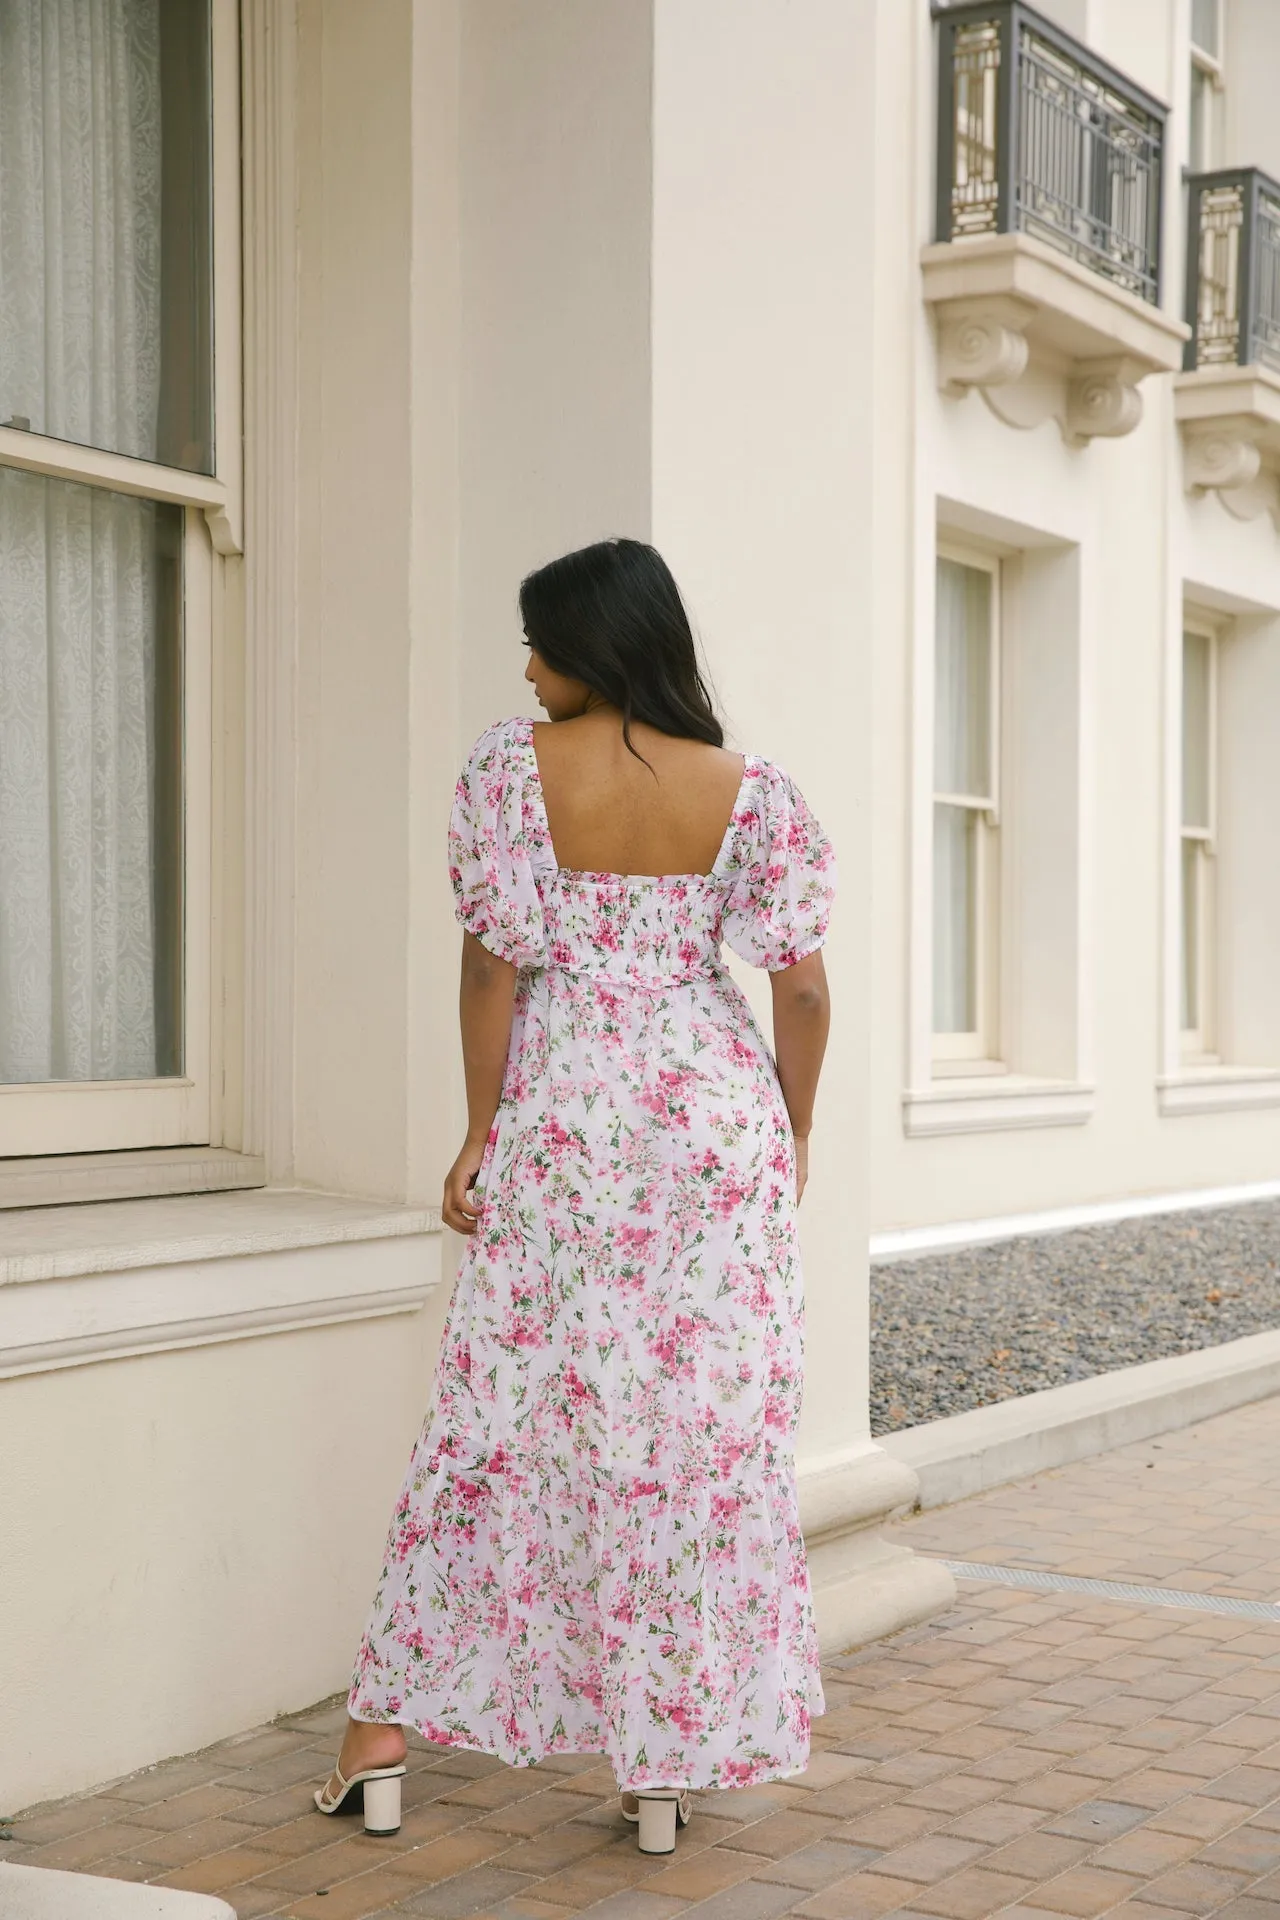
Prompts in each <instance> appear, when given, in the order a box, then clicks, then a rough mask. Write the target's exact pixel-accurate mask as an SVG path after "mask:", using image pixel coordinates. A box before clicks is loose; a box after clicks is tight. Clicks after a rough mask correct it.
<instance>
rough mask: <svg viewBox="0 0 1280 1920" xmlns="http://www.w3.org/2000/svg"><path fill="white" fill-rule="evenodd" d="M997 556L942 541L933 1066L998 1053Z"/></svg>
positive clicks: (950, 1066) (961, 1066)
mask: <svg viewBox="0 0 1280 1920" xmlns="http://www.w3.org/2000/svg"><path fill="white" fill-rule="evenodd" d="M999 588H1000V572H999V562H998V561H997V560H995V559H992V558H989V557H987V556H985V555H981V554H977V553H966V552H963V551H962V550H959V549H954V550H950V551H940V553H939V556H938V569H937V621H936V630H935V645H934V750H933V1030H934V1058H935V1070H937V1069H941V1071H943V1072H947V1071H952V1072H955V1071H964V1070H966V1068H972V1067H974V1066H975V1065H977V1064H978V1063H981V1062H986V1061H994V1060H995V1059H996V1057H997V1054H998V1035H997V1032H996V1004H997V993H998V980H997V973H998V949H999V887H1000V871H999V867H1000V855H999V829H998V811H997V808H998V792H997V790H998V768H999V758H1000V729H999V706H1000V644H999V602H1000V592H999Z"/></svg>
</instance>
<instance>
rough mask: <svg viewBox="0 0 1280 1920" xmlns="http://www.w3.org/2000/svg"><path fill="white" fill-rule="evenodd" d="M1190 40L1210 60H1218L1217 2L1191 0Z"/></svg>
mask: <svg viewBox="0 0 1280 1920" xmlns="http://www.w3.org/2000/svg"><path fill="white" fill-rule="evenodd" d="M1191 39H1192V43H1193V44H1194V45H1195V46H1197V47H1199V49H1200V51H1201V52H1202V53H1207V54H1208V55H1209V58H1210V59H1211V60H1216V59H1218V57H1219V48H1218V0H1191Z"/></svg>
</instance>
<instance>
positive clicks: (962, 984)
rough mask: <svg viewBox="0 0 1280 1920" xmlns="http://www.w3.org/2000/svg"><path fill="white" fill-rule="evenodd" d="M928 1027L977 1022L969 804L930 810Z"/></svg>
mask: <svg viewBox="0 0 1280 1920" xmlns="http://www.w3.org/2000/svg"><path fill="white" fill-rule="evenodd" d="M933 1026H934V1031H935V1033H975V1032H976V1031H977V1027H978V818H977V815H976V814H975V813H974V811H973V809H972V808H971V807H946V806H935V807H934V810H933Z"/></svg>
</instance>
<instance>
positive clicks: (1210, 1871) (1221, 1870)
mask: <svg viewBox="0 0 1280 1920" xmlns="http://www.w3.org/2000/svg"><path fill="white" fill-rule="evenodd" d="M1247 1886H1248V1876H1247V1875H1245V1874H1243V1873H1229V1872H1228V1871H1227V1869H1226V1868H1225V1867H1209V1866H1205V1865H1204V1864H1203V1863H1202V1862H1200V1861H1197V1860H1190V1861H1187V1862H1186V1864H1185V1865H1183V1866H1180V1867H1173V1868H1171V1869H1170V1871H1169V1872H1168V1873H1162V1874H1158V1875H1157V1876H1156V1878H1155V1879H1154V1880H1152V1881H1150V1882H1149V1884H1148V1885H1147V1886H1146V1887H1144V1888H1143V1890H1142V1897H1143V1899H1144V1900H1145V1899H1148V1898H1149V1899H1151V1900H1154V1901H1156V1902H1157V1903H1159V1902H1160V1901H1163V1902H1164V1904H1165V1906H1167V1907H1175V1908H1177V1907H1181V1908H1183V1909H1184V1910H1185V1911H1186V1912H1187V1913H1206V1914H1207V1913H1216V1912H1217V1910H1218V1908H1219V1907H1222V1906H1225V1905H1226V1903H1227V1901H1228V1900H1232V1899H1234V1898H1235V1897H1236V1896H1237V1895H1238V1894H1241V1893H1244V1892H1245V1891H1246V1889H1247Z"/></svg>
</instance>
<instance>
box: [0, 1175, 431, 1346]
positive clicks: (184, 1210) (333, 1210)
mask: <svg viewBox="0 0 1280 1920" xmlns="http://www.w3.org/2000/svg"><path fill="white" fill-rule="evenodd" d="M439 1227H440V1217H439V1212H438V1210H437V1209H435V1208H426V1207H422V1208H415V1207H397V1206H389V1205H387V1204H386V1203H385V1202H382V1201H376V1200H357V1199H352V1198H350V1197H348V1196H346V1195H342V1194H333V1193H315V1192H310V1191H307V1190H305V1189H302V1188H280V1187H267V1188H263V1189H259V1190H257V1191H255V1192H251V1193H218V1194H188V1195H185V1196H183V1197H181V1198H174V1197H163V1198H152V1199H145V1200H119V1201H112V1202H109V1203H104V1204H100V1205H93V1204H90V1205H87V1206H86V1205H75V1206H66V1207H41V1208H38V1209H33V1210H27V1211H23V1212H13V1213H10V1214H9V1215H8V1216H7V1217H6V1216H4V1215H0V1378H11V1377H13V1376H15V1375H18V1374H27V1373H44V1372H48V1371H51V1370H53V1369H56V1368H62V1367H69V1366H82V1365H85V1364H87V1363H89V1362H92V1361H97V1360H112V1359H123V1358H125V1357H126V1356H130V1355H136V1354H145V1353H159V1352H167V1351H172V1350H174V1349H176V1348H182V1347H199V1346H209V1345H216V1344H219V1343H220V1342H223V1341H227V1340H242V1339H246V1338H249V1337H253V1336H256V1335H261V1334H268V1333H285V1332H293V1331H297V1330H299V1329H301V1328H304V1327H320V1326H333V1325H336V1324H339V1323H341V1322H344V1321H352V1320H367V1319H377V1318H381V1317H383V1316H385V1315H388V1314H399V1313H415V1312H417V1310H418V1309H419V1308H420V1307H421V1306H422V1304H423V1302H424V1301H425V1300H426V1297H427V1295H428V1293H430V1292H431V1290H432V1288H433V1287H435V1286H436V1285H438V1284H439V1280H440V1265H441V1262H440V1238H439ZM355 1245H359V1246H360V1248H361V1251H360V1253H359V1254H358V1255H357V1256H355V1257H353V1255H352V1252H351V1251H350V1249H351V1248H352V1247H353V1246H355Z"/></svg>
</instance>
